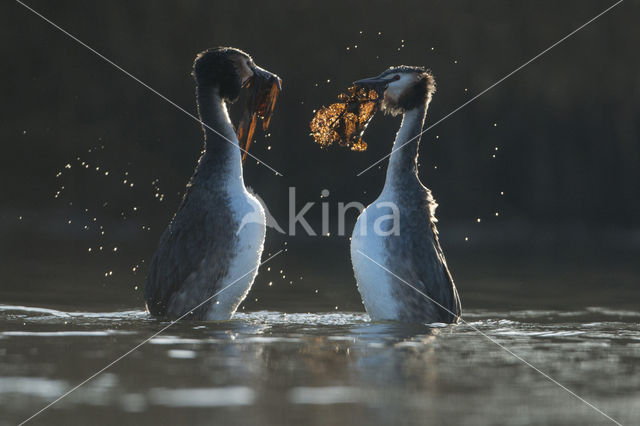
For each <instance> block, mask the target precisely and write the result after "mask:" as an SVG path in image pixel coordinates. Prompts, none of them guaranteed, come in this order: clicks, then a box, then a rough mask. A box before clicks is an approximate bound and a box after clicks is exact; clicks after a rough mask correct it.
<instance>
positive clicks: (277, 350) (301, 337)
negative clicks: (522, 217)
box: [0, 305, 640, 425]
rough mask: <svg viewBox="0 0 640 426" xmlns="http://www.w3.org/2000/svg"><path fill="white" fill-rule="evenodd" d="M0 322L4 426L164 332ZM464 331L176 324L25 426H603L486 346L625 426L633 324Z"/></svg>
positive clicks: (1, 312) (513, 321)
mask: <svg viewBox="0 0 640 426" xmlns="http://www.w3.org/2000/svg"><path fill="white" fill-rule="evenodd" d="M0 318H1V320H2V329H1V330H2V331H1V332H0V404H1V405H2V407H3V409H2V416H1V417H2V420H1V422H0V423H1V424H3V425H4V424H16V423H19V422H20V421H22V420H24V419H25V418H27V417H29V416H30V415H31V414H33V413H34V412H35V411H37V410H38V409H40V408H41V407H43V406H44V405H46V404H47V403H49V402H50V401H52V400H54V399H56V398H57V397H58V396H60V395H62V394H63V393H65V392H66V391H67V390H69V389H70V388H72V387H73V386H75V385H77V384H78V383H80V382H82V381H83V380H84V379H86V378H87V377H88V376H90V375H91V374H93V373H94V372H96V371H98V370H99V369H101V368H102V367H104V366H105V365H107V364H108V363H109V362H111V361H113V360H114V359H116V358H118V357H119V356H120V355H122V354H123V353H125V352H126V351H128V350H129V349H131V348H132V347H134V346H135V345H137V344H138V343H140V342H141V341H143V340H145V339H147V338H149V337H150V336H152V335H153V334H154V333H156V332H157V331H159V330H160V329H161V328H162V327H163V326H166V325H167V323H165V322H160V321H157V320H154V319H151V318H149V317H148V316H147V315H146V314H145V313H144V312H143V311H141V310H129V311H122V312H104V313H101V312H65V311H60V310H54V309H46V308H35V307H24V306H10V305H4V306H0ZM464 319H465V323H463V324H460V325H457V326H435V327H427V326H422V325H414V326H408V325H400V324H394V323H373V322H371V321H370V320H369V318H368V316H367V315H366V314H365V313H361V312H351V313H350V312H346V313H344V312H343V313H337V312H336V313H309V314H302V313H301V314H285V313H280V312H272V311H258V312H251V313H238V314H237V315H236V316H235V318H234V319H233V320H231V321H226V322H219V323H207V322H197V323H195V322H183V323H177V324H175V325H173V326H172V327H171V328H169V329H168V330H166V331H165V332H163V333H161V334H160V335H158V336H156V337H154V338H152V339H151V340H149V341H148V343H146V344H145V345H143V346H141V347H140V348H139V349H137V350H136V351H134V352H133V353H131V354H130V355H129V356H127V357H126V358H124V359H123V360H121V361H120V362H118V363H116V364H115V365H113V366H112V367H110V368H109V369H108V370H106V371H105V372H104V373H102V374H100V375H99V376H97V377H96V378H95V379H93V380H92V381H90V382H89V383H87V384H86V385H84V386H82V387H81V388H79V389H78V390H77V391H75V392H73V393H72V394H70V395H69V396H67V397H65V398H64V399H62V400H61V401H60V402H58V403H56V404H55V405H54V406H53V407H51V408H50V409H48V410H47V411H45V412H43V413H42V414H40V415H39V416H38V417H36V418H34V419H33V420H32V421H31V422H30V424H34V425H35V424H43V425H44V424H47V425H50V424H118V423H120V424H141V425H146V424H148V425H159V424H232V425H234V424H238V425H241V424H278V425H281V424H292V425H293V424H310V425H316V424H317V425H326V424H350V425H360V424H362V425H369V424H455V425H478V424H509V425H514V424H515V425H519V424H522V425H525V424H526V425H530V424H540V425H546V424H566V425H574V424H575V425H585V424H589V425H592V424H613V423H611V422H610V421H609V420H607V419H606V418H605V417H604V416H602V415H601V414H599V413H597V412H596V411H595V410H594V409H592V408H590V407H589V406H587V405H586V404H585V403H583V402H581V401H580V400H578V399H577V398H575V397H574V396H572V395H570V394H569V393H568V392H567V391H565V390H563V389H561V388H560V387H559V386H557V385H555V384H553V383H551V382H550V381H549V380H548V379H546V378H544V377H543V376H542V375H540V374H539V373H537V372H536V371H534V370H533V369H532V368H531V367H529V366H527V365H525V364H524V363H523V362H521V361H520V360H518V359H516V358H515V357H514V356H513V355H511V354H509V353H508V352H507V351H506V350H504V349H502V348H501V347H499V346H498V345H497V344H496V343H494V342H492V341H491V340H490V339H489V338H488V337H490V338H491V339H493V340H494V341H495V342H497V343H499V344H500V345H503V346H504V347H505V348H508V349H509V350H510V351H513V352H514V353H515V354H517V355H519V356H520V357H522V358H524V359H526V360H527V361H528V362H530V363H531V364H532V365H534V366H535V367H537V368H539V369H541V370H542V371H544V372H546V373H548V374H549V375H551V376H552V377H553V378H554V379H556V380H557V381H558V382H560V383H562V384H563V385H565V386H567V387H568V388H569V389H571V390H573V391H575V392H576V393H577V394H578V395H580V396H581V397H583V398H584V399H586V400H587V401H589V402H591V403H593V404H594V405H595V406H597V407H598V408H599V409H601V410H602V411H604V412H605V413H607V414H608V415H610V416H612V417H613V418H615V419H616V420H618V421H620V422H621V423H623V424H638V423H639V421H640V374H639V373H640V371H639V370H640V367H639V366H640V325H639V324H638V323H639V322H640V312H637V311H630V310H611V309H606V308H596V307H594V308H587V309H584V310H577V311H570V312H561V311H509V312H492V311H483V310H471V311H466V312H465V315H464ZM483 334H484V335H483ZM485 335H486V336H485ZM487 336H488V337H487Z"/></svg>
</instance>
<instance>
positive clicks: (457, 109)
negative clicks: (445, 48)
mask: <svg viewBox="0 0 640 426" xmlns="http://www.w3.org/2000/svg"><path fill="white" fill-rule="evenodd" d="M623 1H624V0H618V1H617V2H616V3H614V4H613V5H611V6H609V7H608V8H606V9H605V10H603V11H602V12H600V13H599V14H597V15H596V16H594V17H593V18H591V19H589V20H588V21H587V22H585V23H584V24H582V25H580V26H579V27H578V28H576V29H575V30H573V31H571V32H570V33H569V34H567V35H566V36H564V37H562V38H561V39H560V40H558V41H556V42H555V43H553V44H552V45H551V46H549V47H547V48H546V49H544V50H543V51H542V52H540V53H538V54H537V55H536V56H534V57H533V58H531V59H529V60H528V61H527V62H525V63H524V64H522V65H520V66H519V67H518V68H516V69H515V70H513V71H511V72H510V73H509V74H507V75H505V76H504V77H502V78H501V79H500V80H498V81H496V82H495V83H493V84H492V85H491V86H489V87H487V88H486V89H484V90H483V91H482V92H480V93H478V94H477V95H475V96H474V97H473V98H471V99H469V100H468V101H466V102H465V103H463V104H462V105H460V106H459V107H457V108H456V109H454V110H453V111H451V112H450V113H448V114H447V115H445V116H444V117H442V118H441V119H439V120H438V121H436V122H435V123H433V124H432V125H430V126H429V127H427V128H426V129H424V130H423V131H422V132H420V133H418V134H417V135H416V136H414V137H413V138H411V139H409V140H408V141H406V142H405V143H403V144H402V145H400V146H399V147H397V148H393V150H392V151H391V152H390V153H388V154H387V155H385V156H384V157H382V158H380V159H379V160H378V161H376V162H375V163H373V164H372V165H370V166H369V167H367V168H366V169H364V170H363V171H361V172H360V173H358V174H357V176H360V175H362V174H363V173H366V172H367V171H368V170H370V169H371V168H373V167H375V166H376V165H378V164H379V163H380V162H382V161H384V160H385V159H386V158H388V157H389V156H390V155H391V154H393V153H394V152H396V151H398V150H399V149H402V148H403V147H404V146H406V145H407V144H409V143H411V142H413V141H414V140H415V139H417V138H419V137H420V136H422V135H423V134H424V133H426V132H427V131H429V130H430V129H431V128H433V127H435V126H437V125H438V124H440V123H442V122H443V121H444V120H446V119H447V118H449V117H451V116H452V115H453V114H455V113H456V112H458V111H460V110H461V109H462V108H464V107H466V106H467V105H469V104H470V103H471V102H473V101H475V100H476V99H478V98H479V97H480V96H482V95H484V94H485V93H487V92H488V91H489V90H491V89H493V88H494V87H496V86H497V85H498V84H500V83H502V82H503V81H505V80H506V79H508V78H509V77H511V76H512V75H514V74H515V73H517V72H518V71H520V70H521V69H523V68H524V67H526V66H527V65H529V64H530V63H532V62H533V61H535V60H536V59H538V58H539V57H541V56H542V55H544V54H545V53H547V52H549V51H550V50H551V49H553V48H554V47H556V46H557V45H559V44H560V43H562V42H563V41H565V40H566V39H568V38H569V37H571V36H572V35H574V34H575V33H577V32H578V31H580V30H581V29H583V28H584V27H586V26H587V25H589V24H591V23H592V22H593V21H595V20H596V19H598V18H600V17H601V16H602V15H604V14H605V13H607V12H609V11H610V10H611V9H613V8H614V7H616V6H617V5H619V4H620V3H622V2H623Z"/></svg>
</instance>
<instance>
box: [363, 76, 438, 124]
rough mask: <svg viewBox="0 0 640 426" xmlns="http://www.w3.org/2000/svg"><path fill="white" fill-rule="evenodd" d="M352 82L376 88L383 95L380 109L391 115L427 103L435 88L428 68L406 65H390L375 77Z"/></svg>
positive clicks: (402, 112)
mask: <svg viewBox="0 0 640 426" xmlns="http://www.w3.org/2000/svg"><path fill="white" fill-rule="evenodd" d="M354 84H355V85H357V86H362V87H368V88H371V89H374V90H376V91H377V92H378V93H379V94H380V95H381V96H382V97H383V99H382V110H383V111H384V112H385V113H387V114H392V115H397V114H404V113H405V112H407V111H410V110H412V109H414V108H416V107H419V106H421V105H424V104H428V103H429V102H430V101H431V97H432V95H433V93H434V92H435V90H436V83H435V80H434V78H433V75H432V74H431V72H430V71H429V70H427V69H425V68H423V67H411V66H406V65H401V66H397V67H391V68H389V69H388V70H386V71H385V72H383V73H382V74H380V75H379V76H377V77H373V78H366V79H364V80H358V81H355V82H354Z"/></svg>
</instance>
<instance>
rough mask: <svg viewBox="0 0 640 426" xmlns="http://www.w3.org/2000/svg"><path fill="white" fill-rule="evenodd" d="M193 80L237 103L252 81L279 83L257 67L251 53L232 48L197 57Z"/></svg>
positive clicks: (272, 76)
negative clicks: (243, 90) (254, 79)
mask: <svg viewBox="0 0 640 426" xmlns="http://www.w3.org/2000/svg"><path fill="white" fill-rule="evenodd" d="M192 74H193V76H194V78H195V79H196V83H197V84H198V86H200V87H212V88H218V90H219V93H220V97H221V98H222V99H224V100H225V101H227V102H234V101H235V100H236V99H238V96H240V89H242V88H243V87H245V86H246V85H247V84H248V83H249V82H250V81H251V80H252V79H253V78H255V77H259V78H262V79H264V80H270V79H277V81H278V85H280V79H279V78H278V76H276V75H275V74H273V73H270V72H269V71H267V70H264V69H262V68H260V67H259V66H257V65H256V64H255V62H253V59H252V58H251V56H249V54H248V53H246V52H243V51H242V50H240V49H236V48H233V47H215V48H211V49H207V50H205V51H202V52H200V53H198V55H197V56H196V59H195V61H194V62H193V73H192Z"/></svg>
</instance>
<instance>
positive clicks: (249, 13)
mask: <svg viewBox="0 0 640 426" xmlns="http://www.w3.org/2000/svg"><path fill="white" fill-rule="evenodd" d="M28 4H29V5H30V6H32V7H34V8H35V9H36V10H38V11H39V12H41V13H42V14H43V15H44V16H46V17H48V18H49V19H51V20H52V21H54V22H55V23H57V24H58V25H60V26H61V27H62V28H64V29H66V30H68V31H69V32H71V33H72V34H74V35H75V36H77V37H78V38H79V39H81V40H82V41H84V42H86V43H87V44H88V45H90V46H92V47H93V48H95V49H96V50H98V51H99V52H100V53H102V54H104V55H105V56H107V57H108V58H110V59H111V60H113V61H114V62H115V63H117V64H118V65H120V66H121V67H123V68H124V69H126V70H127V71H128V72H130V73H132V74H133V75H135V76H136V77H138V78H140V79H141V80H142V81H144V82H145V83H147V84H149V85H150V86H151V87H153V88H155V89H156V90H158V91H159V92H161V93H162V94H164V95H165V96H167V97H168V98H170V99H171V100H173V101H175V102H176V103H177V104H179V105H181V106H183V107H184V108H185V109H187V110H188V111H190V112H193V113H195V102H194V85H193V80H192V78H191V76H190V74H189V73H190V68H191V63H192V61H193V58H194V56H195V54H196V53H197V52H198V51H200V50H203V49H205V48H208V47H211V46H216V45H231V46H235V47H238V48H241V49H243V50H246V51H247V52H249V53H250V54H251V55H252V56H253V57H254V59H255V61H256V62H257V63H258V64H259V65H261V66H263V67H264V68H267V69H269V70H271V71H273V72H276V73H278V74H279V75H280V76H281V77H282V78H283V80H284V88H285V90H284V92H283V93H282V94H281V97H280V99H279V101H278V106H277V110H276V114H275V116H274V118H273V121H272V127H271V129H270V130H269V133H270V136H269V137H265V136H264V135H263V134H261V133H259V134H258V137H257V142H256V143H255V145H254V146H253V148H252V153H253V154H254V155H256V156H258V157H259V158H261V159H263V160H264V161H266V162H267V163H268V164H270V165H271V166H273V167H275V168H276V169H277V170H279V171H281V172H282V173H283V174H284V177H278V176H275V175H274V173H273V172H272V171H270V170H269V169H267V168H265V167H262V166H259V165H256V164H255V162H252V161H248V162H247V164H246V169H245V181H246V183H247V185H249V186H252V187H253V188H254V190H255V191H256V192H257V194H259V195H260V196H261V197H262V198H263V199H264V201H265V202H266V204H267V206H268V208H269V210H270V211H271V213H272V214H273V216H274V217H275V218H276V220H277V221H278V222H279V223H280V225H281V226H283V227H286V223H287V215H288V201H287V200H288V188H289V187H296V191H297V192H296V194H297V204H298V206H302V205H303V204H304V203H306V202H312V201H315V202H316V205H315V206H314V207H313V208H312V209H311V211H310V214H309V215H307V217H308V218H309V221H310V222H311V224H312V226H313V227H314V228H315V229H316V231H317V232H320V219H321V215H320V213H321V208H320V205H319V203H320V202H323V201H325V202H329V203H330V212H331V214H332V217H331V236H328V237H307V236H302V235H298V236H295V237H292V236H289V237H285V236H282V235H279V234H277V233H275V232H273V231H271V230H270V231H269V232H268V234H267V244H266V250H265V254H268V253H274V252H275V251H277V250H278V249H280V248H283V247H284V248H286V249H287V251H286V253H284V254H282V255H280V256H278V257H277V258H276V259H274V260H273V261H272V262H271V263H270V264H269V265H265V266H264V267H263V268H262V269H261V272H260V274H259V276H258V278H257V280H256V284H255V286H254V290H253V291H252V293H251V294H250V297H249V299H248V300H247V301H246V303H245V308H246V309H278V310H285V311H307V310H330V309H331V310H332V309H336V307H337V308H338V309H361V305H360V301H359V298H358V295H357V292H356V290H355V280H354V279H353V275H352V272H351V266H350V259H349V254H348V243H349V242H348V236H347V237H343V236H337V235H335V234H336V232H337V220H336V215H337V203H338V202H339V201H343V202H349V201H360V202H363V203H365V204H367V203H369V202H371V201H373V200H374V199H375V198H376V197H377V195H378V193H379V191H380V189H381V188H382V184H383V182H384V173H385V169H386V161H385V162H383V163H381V165H380V167H376V168H374V169H372V170H370V171H369V172H367V173H366V174H364V175H362V176H361V177H356V173H358V172H359V171H361V170H363V169H364V168H366V167H367V166H368V165H370V164H371V163H372V162H374V161H375V160H377V159H379V158H380V157H381V156H382V155H384V154H386V153H388V152H389V150H390V149H391V144H392V141H393V138H394V134H395V131H396V130H397V127H398V125H399V118H392V117H385V116H383V115H380V116H377V117H376V118H375V119H374V120H373V123H372V124H371V126H370V127H369V129H368V131H367V134H366V135H365V139H366V140H367V142H368V143H369V149H368V150H367V151H366V152H364V153H352V152H348V151H346V150H342V149H337V148H332V149H329V150H321V149H320V148H319V147H318V146H317V145H315V144H314V143H313V140H312V138H311V137H310V136H309V135H308V133H309V130H308V123H309V121H310V119H311V118H312V116H313V110H314V109H316V108H318V107H320V106H322V105H323V104H324V105H326V104H329V103H331V102H333V101H334V100H335V97H336V95H337V94H338V93H339V92H340V91H343V90H344V89H345V88H346V87H347V86H348V85H349V83H350V82H351V81H353V80H355V79H358V78H362V77H368V76H372V75H377V74H379V73H380V72H382V71H383V70H384V69H385V68H387V67H389V66H391V65H398V64H409V65H424V66H427V67H428V68H431V69H432V71H433V73H434V75H435V77H436V81H437V86H438V91H437V93H436V95H435V97H434V100H433V102H432V103H431V106H430V108H429V112H428V116H427V125H430V124H432V123H434V122H436V121H437V120H438V119H440V118H441V117H443V116H444V115H446V114H447V113H449V112H450V111H452V110H453V109H455V108H456V107H458V106H459V105H461V104H463V103H464V102H465V101H467V100H468V99H470V98H471V97H473V96H474V95H476V94H477V93H479V92H481V91H482V90H484V89H485V88H487V87H489V86H490V85H492V84H493V83H494V82H496V81H497V80H499V79H500V78H501V77H503V76H504V75H506V74H507V73H509V72H511V71H512V70H514V69H515V68H517V67H518V66H520V65H521V64H523V63H524V62H526V61H527V60H529V59H531V58H532V57H534V56H535V55H536V54H538V53H539V52H541V51H542V50H544V49H545V48H547V47H548V46H550V45H551V44H553V43H555V42H556V41H557V40H559V39H560V38H562V37H563V36H565V35H566V34H568V33H569V32H571V31H572V30H574V29H576V28H577V27H579V26H580V25H582V24H583V23H585V22H586V21H588V20H589V19H591V18H592V17H593V16H595V15H597V14H598V13H599V12H601V11H602V10H604V9H605V8H607V7H608V6H610V5H611V4H613V1H562V2H558V1H536V2H511V1H484V2H477V1H458V2H446V1H366V2H364V1H362V2H349V1H323V2H311V1H295V2H276V1H270V2H230V1H227V2H220V1H207V2H205V1H201V2H195V1H183V2H151V1H141V2H128V1H111V2H101V3H94V2H78V1H72V2H69V1H57V2H54V3H52V2H45V1H35V0H34V1H30V2H29V3H28ZM639 12H640V9H639V7H638V3H637V2H632V1H626V2H624V3H622V4H621V5H619V6H618V7H616V8H614V9H613V10H612V11H611V12H610V13H608V14H606V15H605V16H603V17H602V18H601V19H599V20H597V21H595V22H593V23H592V24H590V25H589V26H587V27H586V28H584V29H583V30H581V31H580V32H578V33H577V34H576V35H574V36H573V37H571V38H569V39H568V40H567V41H565V42H564V43H562V44H560V45H559V46H557V47H556V48H554V49H552V50H551V51H550V52H548V53H547V54H545V55H544V56H542V57H541V58H539V59H538V60H536V61H535V62H533V63H532V64H530V65H528V66H527V67H525V68H524V69H523V70H521V71H520V72H518V73H516V74H515V75H513V76H512V77H510V78H509V79H507V80H505V81H504V82H503V83H501V84H499V85H498V86H496V87H495V88H494V89H492V90H490V91H489V92H488V93H486V94H485V95H483V96H482V97H480V98H479V99H477V100H476V101H474V102H473V103H471V104H470V105H468V106H467V107H465V108H464V109H462V110H461V111H459V112H458V113H456V114H455V115H453V116H452V117H450V118H449V119H447V120H445V121H443V122H442V123H440V124H438V125H437V126H436V127H434V128H433V129H431V130H430V131H428V132H427V133H425V135H424V136H423V138H422V144H421V151H420V154H421V156H420V163H421V168H420V176H421V179H422V180H423V182H424V183H425V184H426V185H427V186H428V187H430V188H431V189H432V190H433V192H434V195H435V197H436V199H437V200H438V203H439V204H440V207H439V208H438V212H437V213H438V217H439V219H440V223H439V228H440V232H441V238H442V242H443V245H444V248H445V252H446V253H447V256H448V260H449V264H450V266H451V268H452V270H453V275H454V278H455V279H456V281H457V285H458V287H459V290H460V293H461V297H462V301H463V307H474V308H491V307H496V306H499V305H500V306H508V307H513V308H522V307H533V306H535V307H542V308H554V309H564V308H567V307H568V306H576V305H581V306H592V305H607V306H610V305H616V306H637V297H638V295H639V292H638V286H637V284H638V277H640V265H638V261H637V259H638V254H639V253H640V230H639V228H638V216H639V214H640V197H639V196H638V195H640V168H639V167H638V165H639V164H640V141H639V137H640V128H639V126H640V121H639V119H638V118H639V117H640V103H639V102H638V99H639V97H640V73H639V71H640V59H639V58H638V45H639V43H640V30H639V27H638V22H637V20H638V16H640V15H639ZM0 15H1V16H2V17H3V20H2V21H3V24H2V25H1V26H0V39H1V40H2V42H1V43H2V56H3V60H2V62H1V63H0V91H1V92H0V93H2V106H1V108H2V110H1V111H0V112H1V117H2V118H1V119H0V123H1V126H0V137H1V141H2V156H1V157H0V181H1V182H2V193H1V201H0V257H1V258H0V268H1V270H0V271H1V273H2V278H1V284H0V297H1V298H2V300H1V301H0V302H2V303H17V304H29V305H38V306H52V305H53V306H64V307H67V308H70V309H76V310H82V309H109V310H111V309H118V308H122V307H135V306H141V305H142V297H141V290H142V286H143V283H144V276H145V271H146V266H145V265H146V263H147V262H148V261H149V260H150V259H151V256H152V255H153V251H154V249H155V246H156V244H157V241H158V239H159V236H160V234H161V232H162V230H163V229H164V227H165V226H166V224H167V223H168V221H169V220H170V218H171V215H172V214H173V213H174V212H175V210H176V208H177V205H178V203H179V200H180V197H181V194H182V191H183V189H184V185H185V183H186V181H187V180H188V178H189V176H190V174H191V172H192V170H193V167H194V164H195V161H196V159H197V157H198V155H199V152H200V150H201V148H202V135H201V130H200V127H199V125H198V124H197V123H196V122H194V121H193V120H192V119H191V118H189V117H188V116H187V115H185V114H183V113H182V112H180V111H178V110H176V109H175V108H174V107H173V106H171V105H170V104H168V103H167V102H166V101H164V100H162V99H161V98H159V97H158V96H156V95H155V94H153V93H151V92H150V91H149V90H147V89H145V88H144V87H143V86H141V85H140V84H139V83H137V82H135V81H133V80H132V79H131V78H129V77H127V76H126V75H124V74H123V73H122V72H121V71H119V70H117V69H115V68H114V67H113V66H111V65H109V64H108V63H106V62H105V61H103V60H102V59H100V58H99V57H98V56H96V55H95V54H93V53H92V52H90V51H89V50H88V49H86V48H85V47H83V46H81V45H79V44H78V43H77V42H75V41H73V40H72V39H70V38H69V37H67V36H66V35H64V34H63V33H61V32H60V31H58V30H56V29H54V28H53V27H52V26H51V25H50V24H48V23H46V22H44V21H43V20H42V19H41V18H39V17H37V16H36V15H34V14H33V13H31V12H30V11H28V10H27V9H25V8H24V7H22V6H20V5H19V4H18V3H13V2H3V4H2V6H0ZM356 46H357V47H356ZM236 116H237V114H236ZM269 146H270V147H271V149H268V147H269ZM496 148H497V150H496ZM493 155H495V158H494V157H493ZM67 165H68V166H67ZM98 168H99V169H98ZM60 172H61V173H60ZM105 172H108V175H105ZM125 181H126V183H125ZM131 183H133V184H134V185H133V187H132V186H130V185H131ZM323 189H329V190H330V196H329V197H328V198H327V199H321V198H320V193H321V191H322V190H323ZM58 192H59V193H58ZM501 193H503V194H504V195H501ZM496 212H498V213H499V215H498V216H496ZM352 213H353V212H352ZM93 218H95V221H94V219H93ZM478 218H479V219H480V222H478V220H477V219H478ZM354 220H355V214H352V215H350V216H349V222H348V224H347V229H349V230H350V229H351V228H352V226H353V221H354ZM103 233H104V234H103ZM298 233H299V234H302V233H303V232H302V229H301V228H298ZM285 243H286V245H285ZM100 247H102V250H100ZM90 248H91V251H89V249H90ZM115 248H117V250H116V251H114V249H115ZM265 258H266V257H265ZM267 267H270V270H267ZM134 268H135V270H134ZM280 270H282V271H283V272H282V273H280V272H279V271H280ZM110 272H111V273H110ZM283 275H286V277H285V278H283V277H282V276H283ZM269 282H272V283H273V285H272V286H269V285H268V283H269ZM316 290H318V292H316Z"/></svg>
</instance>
